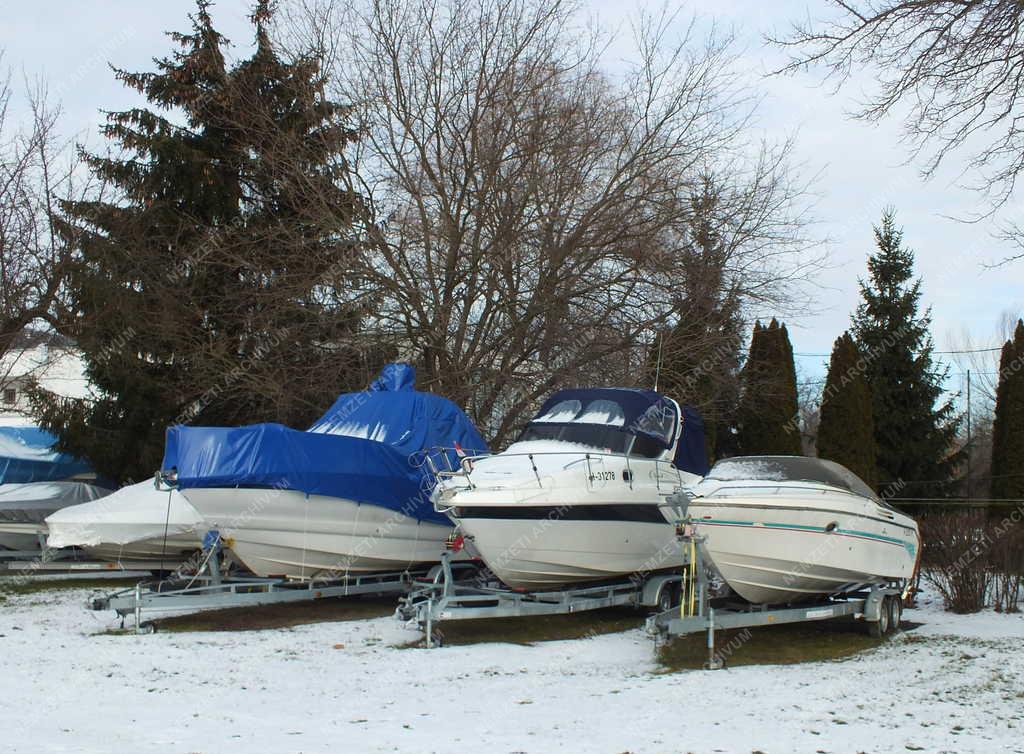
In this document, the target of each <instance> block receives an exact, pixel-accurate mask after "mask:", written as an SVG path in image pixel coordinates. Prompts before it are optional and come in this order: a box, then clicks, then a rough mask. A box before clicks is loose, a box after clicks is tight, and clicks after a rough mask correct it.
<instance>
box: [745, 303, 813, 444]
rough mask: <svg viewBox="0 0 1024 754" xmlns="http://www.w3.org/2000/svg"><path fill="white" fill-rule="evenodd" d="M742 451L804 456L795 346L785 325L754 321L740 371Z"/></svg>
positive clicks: (776, 322) (775, 322)
mask: <svg viewBox="0 0 1024 754" xmlns="http://www.w3.org/2000/svg"><path fill="white" fill-rule="evenodd" d="M741 385H742V394H741V396H740V405H739V409H738V412H737V413H738V424H739V436H738V445H739V450H740V452H741V453H743V455H795V456H798V455H802V454H803V449H802V446H801V442H800V424H799V416H798V406H797V392H796V367H795V366H794V364H793V347H792V345H791V344H790V342H789V333H788V331H787V330H786V326H785V325H780V324H779V323H778V321H776V320H775V319H772V321H771V323H770V324H769V325H768V326H767V327H762V326H761V323H760V322H755V323H754V334H753V337H752V338H751V341H750V355H749V357H748V358H747V362H746V364H744V366H743V372H742V374H741Z"/></svg>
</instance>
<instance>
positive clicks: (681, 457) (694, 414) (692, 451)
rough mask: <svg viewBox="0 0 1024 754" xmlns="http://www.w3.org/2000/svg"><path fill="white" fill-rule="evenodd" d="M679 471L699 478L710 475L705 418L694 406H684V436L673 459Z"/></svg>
mask: <svg viewBox="0 0 1024 754" xmlns="http://www.w3.org/2000/svg"><path fill="white" fill-rule="evenodd" d="M672 463H674V464H675V467H676V468H677V469H680V470H681V471H689V472H690V473H691V474H696V475H697V476H705V475H706V474H707V473H708V468H709V464H708V452H707V448H706V447H705V445H704V418H703V417H702V416H701V415H700V412H699V411H697V409H695V408H694V407H693V406H686V405H684V406H683V436H682V437H680V438H679V444H678V445H677V446H676V455H675V458H673V459H672Z"/></svg>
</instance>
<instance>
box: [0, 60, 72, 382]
mask: <svg viewBox="0 0 1024 754" xmlns="http://www.w3.org/2000/svg"><path fill="white" fill-rule="evenodd" d="M0 59H2V58H0ZM12 98H13V90H12V87H11V84H10V77H9V76H8V77H7V78H5V79H3V80H0V357H3V355H4V354H5V353H7V351H8V350H9V349H10V348H11V347H12V346H13V345H14V344H15V342H16V341H17V340H18V339H19V337H20V336H21V334H22V333H23V332H24V331H25V329H26V328H27V327H29V326H31V325H32V324H34V323H35V324H39V323H44V322H53V321H54V319H55V316H54V315H55V312H54V307H55V306H56V305H57V302H58V294H59V292H60V286H61V282H62V281H63V277H64V270H65V266H66V263H67V259H68V257H69V254H70V253H71V252H70V250H69V248H68V246H67V245H66V244H63V243H61V242H60V241H59V240H58V239H57V238H56V237H55V235H54V233H53V228H52V226H51V224H50V210H51V202H52V201H53V198H54V197H55V196H56V195H57V194H58V193H62V192H66V191H69V190H71V189H72V188H73V181H72V169H73V165H72V164H69V163H64V162H62V161H61V155H62V152H63V150H64V147H65V146H66V145H64V144H62V143H60V142H59V141H58V136H57V119H58V115H59V109H57V108H51V107H49V106H47V104H46V102H45V92H44V91H43V89H42V88H41V87H37V88H36V89H35V90H33V91H32V92H30V93H29V96H28V101H29V117H28V119H27V122H26V123H15V122H13V118H12V117H11V106H12ZM0 377H2V375H0Z"/></svg>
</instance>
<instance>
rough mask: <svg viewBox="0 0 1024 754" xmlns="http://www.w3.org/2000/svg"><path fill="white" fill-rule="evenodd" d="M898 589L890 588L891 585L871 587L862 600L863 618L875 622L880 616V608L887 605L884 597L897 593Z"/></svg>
mask: <svg viewBox="0 0 1024 754" xmlns="http://www.w3.org/2000/svg"><path fill="white" fill-rule="evenodd" d="M898 594H899V590H898V589H892V588H891V587H880V588H877V589H872V590H871V591H870V592H869V593H868V596H867V599H866V600H864V620H865V621H866V622H867V623H877V622H878V619H879V618H880V617H881V614H882V610H884V609H886V607H887V605H886V602H885V598H886V597H888V596H890V595H898Z"/></svg>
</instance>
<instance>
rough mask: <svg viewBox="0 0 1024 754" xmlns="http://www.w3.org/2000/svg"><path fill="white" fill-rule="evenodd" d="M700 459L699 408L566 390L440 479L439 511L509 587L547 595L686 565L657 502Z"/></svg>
mask: <svg viewBox="0 0 1024 754" xmlns="http://www.w3.org/2000/svg"><path fill="white" fill-rule="evenodd" d="M706 463H707V462H706V460H705V453H704V429H703V422H702V421H701V419H700V416H699V415H698V414H697V413H696V412H695V411H694V410H692V409H690V408H688V407H687V408H685V409H683V410H681V409H680V407H679V405H678V404H677V403H676V402H675V401H674V400H672V399H670V398H666V397H664V396H662V395H660V394H658V393H656V392H653V391H649V390H638V389H632V388H594V389H581V390H563V391H560V392H558V393H555V394H554V395H553V396H551V397H550V398H549V399H548V400H547V401H546V402H545V403H544V405H543V406H542V407H541V409H540V411H539V412H538V414H537V416H536V417H535V418H534V419H533V420H532V421H531V422H530V423H529V424H528V425H527V427H526V429H525V430H524V431H523V433H522V435H521V436H520V438H519V439H518V440H517V441H516V442H514V443H513V444H512V445H510V446H509V447H508V448H507V449H506V450H505V451H503V452H501V453H498V454H496V455H493V456H489V457H484V458H475V459H465V460H464V461H463V467H462V471H461V472H459V473H457V474H454V475H451V474H447V475H446V474H442V475H441V478H442V480H441V483H440V484H439V486H438V488H437V489H436V490H435V505H436V506H437V508H438V510H440V511H443V512H445V513H447V514H448V515H449V516H451V517H452V518H453V519H455V520H456V521H457V522H458V524H459V531H460V532H461V534H462V535H463V536H464V538H465V539H467V540H468V541H469V544H470V546H471V548H472V549H473V550H475V551H476V553H478V554H479V556H480V557H481V558H482V559H483V561H484V562H485V563H486V565H487V566H488V568H490V570H491V571H492V572H493V573H494V575H495V576H497V577H498V578H499V579H500V580H501V581H503V582H504V583H505V584H507V585H508V586H510V587H513V588H517V589H527V590H540V589H554V588H557V587H562V586H569V585H572V584H577V583H581V582H594V581H603V580H609V579H616V578H621V577H624V576H629V575H632V574H637V575H644V574H646V573H650V572H653V571H660V570H667V569H674V568H678V567H679V566H681V565H682V552H681V548H680V547H679V543H678V542H677V540H676V536H675V530H674V527H673V526H672V525H671V524H669V523H668V522H667V521H666V520H665V518H664V516H663V515H662V513H661V512H660V510H659V506H661V505H662V504H663V503H664V502H665V498H666V497H667V496H668V495H669V494H671V493H672V492H673V491H674V490H675V489H677V488H678V487H679V486H680V485H683V484H689V483H693V482H696V481H697V480H698V479H699V478H700V474H702V473H703V472H704V471H706Z"/></svg>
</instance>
